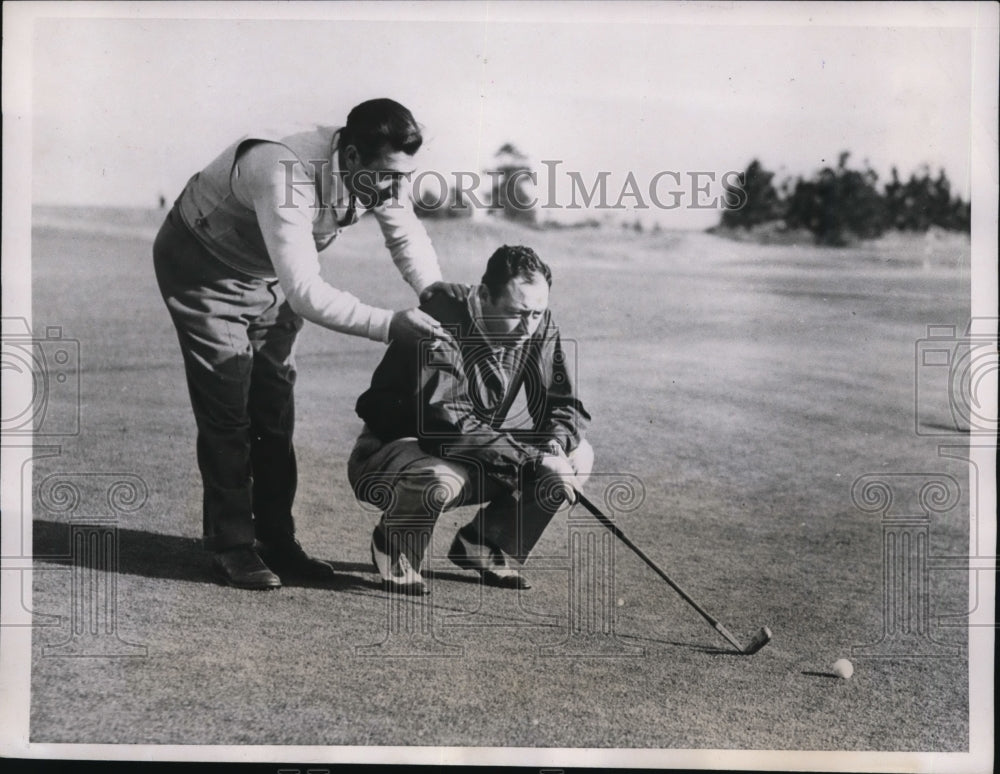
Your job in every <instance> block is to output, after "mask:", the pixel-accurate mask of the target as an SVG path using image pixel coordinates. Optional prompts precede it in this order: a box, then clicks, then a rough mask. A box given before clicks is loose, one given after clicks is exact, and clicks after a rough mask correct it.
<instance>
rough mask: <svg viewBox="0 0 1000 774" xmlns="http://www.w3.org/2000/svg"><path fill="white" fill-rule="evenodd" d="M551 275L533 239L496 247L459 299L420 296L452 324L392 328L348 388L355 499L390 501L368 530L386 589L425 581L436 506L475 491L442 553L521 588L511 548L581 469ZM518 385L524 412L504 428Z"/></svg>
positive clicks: (580, 418) (578, 416) (489, 579)
mask: <svg viewBox="0 0 1000 774" xmlns="http://www.w3.org/2000/svg"><path fill="white" fill-rule="evenodd" d="M551 283H552V275H551V272H550V270H549V267H548V266H546V265H545V263H543V262H542V261H541V260H540V259H539V257H538V256H537V255H536V254H535V252H534V251H533V250H531V249H529V248H527V247H508V246H506V245H505V246H504V247H501V248H500V249H499V250H497V251H496V252H495V253H494V254H493V256H492V257H491V258H490V259H489V262H488V264H487V266H486V273H485V274H484V275H483V278H482V284H481V285H479V287H478V288H476V289H475V290H474V292H470V293H469V295H468V297H467V298H466V299H465V300H461V299H458V298H455V297H451V296H446V295H443V294H438V295H435V296H434V297H433V298H431V299H430V300H428V301H426V302H425V303H424V304H422V305H421V307H420V308H421V309H422V310H423V311H425V312H426V313H427V314H428V315H430V316H431V317H433V318H434V319H436V320H438V321H440V323H441V324H442V325H444V326H445V327H446V328H448V329H449V330H451V332H452V334H453V338H451V339H446V340H441V339H439V340H424V341H421V342H414V341H413V340H406V341H398V342H393V343H392V344H391V345H390V346H389V349H388V350H387V351H386V354H385V357H384V358H383V359H382V362H381V363H380V364H379V366H378V368H377V369H376V370H375V373H374V375H373V377H372V382H371V387H370V389H369V390H368V391H367V392H365V393H364V394H363V395H362V396H361V397H360V398H359V399H358V402H357V412H358V415H359V416H360V417H361V418H362V419H364V421H365V427H364V429H363V431H362V433H361V436H360V437H359V438H358V440H357V443H356V444H355V447H354V450H353V452H352V453H351V457H350V460H349V462H348V478H349V480H350V482H351V485H352V486H353V487H354V491H355V494H356V495H357V496H358V498H359V499H361V500H362V501H366V502H370V503H372V504H375V505H376V506H379V507H384V508H386V509H387V510H386V511H385V512H384V513H383V515H382V518H381V520H380V521H379V523H378V525H377V526H376V527H375V531H374V533H373V535H372V541H371V553H372V561H373V562H374V563H375V566H376V568H377V569H378V572H379V574H380V575H381V576H382V579H383V582H384V585H385V587H386V588H387V589H389V590H391V591H397V592H401V593H406V594H427V593H429V589H428V587H427V585H426V584H425V583H424V580H423V578H422V577H421V575H420V568H421V563H422V561H423V559H424V555H425V553H426V550H427V545H428V543H429V541H430V536H431V531H432V530H433V527H434V523H435V521H436V519H437V517H438V516H439V515H440V514H441V513H442V512H443V511H445V510H448V509H449V508H453V507H457V506H459V505H468V504H478V503H486V505H485V506H484V507H483V508H482V509H481V510H480V511H479V514H478V515H477V516H476V517H475V518H474V519H473V520H472V521H471V522H470V523H469V524H467V525H465V526H464V527H462V528H461V529H460V530H459V531H458V534H457V535H456V536H455V539H454V542H453V543H452V545H451V550H450V552H449V558H450V559H451V560H452V561H453V562H454V563H455V564H457V565H459V566H460V567H463V568H467V569H472V570H476V571H477V572H479V573H480V575H481V576H482V579H483V580H484V581H485V582H486V583H489V584H492V585H497V586H501V587H506V588H515V589H526V588H529V584H528V582H527V580H526V579H525V578H524V577H523V576H522V575H521V574H520V572H519V571H518V569H517V568H516V567H515V566H514V565H513V563H512V561H511V560H516V562H518V563H523V562H524V561H525V560H526V559H527V557H528V555H529V554H530V553H531V550H532V548H533V547H534V546H535V544H536V543H537V541H538V539H539V538H540V537H541V535H542V532H543V531H544V530H545V527H546V526H547V525H548V523H549V521H550V520H551V519H552V516H553V515H554V514H555V512H556V511H557V510H558V508H559V505H560V503H561V502H562V501H563V500H569V501H570V502H573V501H574V500H575V494H574V487H577V488H579V487H581V486H582V485H583V483H584V481H585V480H586V478H587V477H588V476H589V475H590V471H591V467H592V465H593V459H594V453H593V450H592V449H591V447H590V444H588V443H587V441H585V440H584V439H583V435H582V433H583V429H584V427H585V424H586V422H587V421H588V420H589V419H590V416H589V415H588V414H587V412H586V410H585V409H584V407H583V405H582V404H581V403H580V401H579V400H578V399H577V397H576V395H575V393H574V389H573V385H572V383H571V380H570V375H569V371H568V368H567V364H566V357H565V353H564V352H563V349H562V344H561V341H560V337H559V329H558V328H557V327H556V325H555V322H554V321H553V320H552V315H551V313H550V311H549V309H548V304H549V288H550V286H551ZM522 386H523V387H524V398H525V401H526V404H527V406H526V408H527V415H529V416H530V425H531V426H530V428H527V429H505V427H504V425H505V423H506V421H507V419H508V414H509V413H510V409H511V406H512V405H513V404H514V401H515V398H516V397H517V396H518V394H519V391H520V389H521V387H522Z"/></svg>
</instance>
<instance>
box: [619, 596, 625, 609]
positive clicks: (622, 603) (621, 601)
mask: <svg viewBox="0 0 1000 774" xmlns="http://www.w3.org/2000/svg"><path fill="white" fill-rule="evenodd" d="M618 607H625V600H624V599H622V598H621V597H618Z"/></svg>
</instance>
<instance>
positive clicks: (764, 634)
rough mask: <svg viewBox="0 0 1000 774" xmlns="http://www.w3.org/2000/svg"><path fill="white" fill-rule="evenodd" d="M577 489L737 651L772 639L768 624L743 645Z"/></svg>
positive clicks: (747, 652)
mask: <svg viewBox="0 0 1000 774" xmlns="http://www.w3.org/2000/svg"><path fill="white" fill-rule="evenodd" d="M575 491H576V499H577V502H579V503H580V504H581V505H583V507H584V508H586V509H587V510H588V511H590V512H591V513H592V514H593V515H594V516H595V517H596V518H597V520H598V521H599V522H601V524H603V525H604V526H605V527H607V528H608V529H609V530H610V531H611V534H613V535H614V536H615V537H616V538H618V539H619V540H620V541H621V542H622V543H624V544H625V546H626V547H627V548H629V549H630V550H631V551H632V553H634V554H635V555H636V556H638V557H639V558H640V559H642V561H644V562H645V563H646V564H647V565H649V566H650V567H651V568H652V569H653V571H654V572H655V573H656V574H657V575H659V576H660V577H661V578H663V580H665V581H666V582H667V583H668V584H669V585H670V588H672V589H673V590H674V591H676V592H677V593H678V594H680V595H681V598H682V599H683V600H684V601H685V602H687V603H688V604H689V605H691V607H693V608H694V609H695V610H697V611H698V613H699V614H700V615H701V617H702V618H704V619H705V620H706V621H708V622H709V623H710V624H711V625H712V628H714V629H715V630H716V631H717V632H718V633H719V634H721V635H722V636H723V637H725V638H726V640H727V641H728V642H729V644H730V645H732V646H733V647H734V648H736V650H737V651H739V652H740V653H741V654H743V655H745V656H749V655H752V654H754V653H756V652H757V651H758V650H760V649H761V648H763V647H764V646H765V645H767V643H769V642H770V641H771V636H772V635H771V630H770V629H768V628H767V627H766V626H764V627H762V628H761V630H760V631H759V632H757V633H756V634H755V635H754V636H753V638H752V639H751V640H750V642H749V643H748V644H747V646H746V647H743V646H742V645H741V644H740V641H739V640H737V639H736V638H735V637H734V636H733V635H732V634H730V632H729V630H728V629H726V627H725V626H723V625H722V624H721V623H719V621H718V620H717V619H716V618H715V617H714V616H712V615H711V614H710V613H709V612H708V611H707V610H705V608H703V607H702V606H701V605H699V604H698V603H697V602H695V601H694V600H693V599H692V598H691V596H690V595H689V594H688V593H687V592H686V591H685V590H684V589H682V588H681V587H680V586H678V585H677V583H675V582H674V581H673V580H672V579H671V578H670V576H669V575H667V574H666V573H665V572H664V571H663V570H661V569H660V568H659V566H657V564H656V562H654V561H653V560H652V559H650V558H649V557H648V556H646V554H645V553H643V551H642V549H641V548H639V546H637V545H636V544H635V543H633V542H632V541H631V540H630V539H629V537H628V535H626V534H625V533H624V532H622V530H621V528H620V527H618V525H617V524H615V523H614V522H613V521H611V519H609V518H608V517H607V516H605V515H604V514H603V513H602V512H601V510H600V509H599V508H598V507H597V506H596V505H594V504H593V503H592V502H591V501H590V500H588V499H587V497H586V495H584V494H583V492H581V491H580V490H579V489H577V490H575Z"/></svg>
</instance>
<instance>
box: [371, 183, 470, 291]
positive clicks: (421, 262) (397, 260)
mask: <svg viewBox="0 0 1000 774" xmlns="http://www.w3.org/2000/svg"><path fill="white" fill-rule="evenodd" d="M372 213H373V214H374V215H375V218H376V220H378V225H379V228H381V229H382V236H383V238H384V239H385V246H386V249H387V250H388V251H389V253H390V254H391V255H392V262H393V263H394V264H396V268H397V269H399V273H400V274H401V275H402V276H403V279H404V280H406V282H407V284H409V286H410V287H411V288H413V290H414V292H415V293H416V294H417V296H418V297H419V299H420V301H421V302H424V301H426V300H427V299H428V298H430V296H431V295H432V294H433V293H434V292H435V291H440V292H443V293H445V294H447V295H449V296H451V297H452V298H457V299H458V300H460V301H464V300H465V297H466V295H467V294H468V292H469V290H470V289H471V286H470V285H461V284H458V283H449V282H443V281H442V280H441V268H440V266H439V264H438V258H437V253H436V252H435V251H434V245H433V244H432V243H431V238H430V237H429V236H428V235H427V229H426V228H424V224H423V223H422V222H421V220H420V219H419V218H418V217H417V213H416V212H415V211H414V209H413V196H412V193H411V188H410V183H409V181H408V180H406V179H405V178H401V179H400V180H398V181H397V184H396V188H395V196H394V197H393V198H390V199H388V200H387V201H385V202H383V203H381V204H380V205H378V206H377V207H375V208H374V209H373V210H372Z"/></svg>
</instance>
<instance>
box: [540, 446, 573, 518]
mask: <svg viewBox="0 0 1000 774" xmlns="http://www.w3.org/2000/svg"><path fill="white" fill-rule="evenodd" d="M536 473H537V475H538V481H539V482H544V483H543V484H542V486H543V487H544V489H545V490H546V491H550V490H549V487H550V486H551V487H552V488H553V489H554V491H555V493H556V494H557V496H559V497H560V498H561V499H563V500H566V502H568V503H570V504H571V505H572V504H573V503H575V502H576V488H577V487H578V486H579V481H578V480H577V477H576V471H575V470H573V466H572V465H571V464H570V462H569V460H568V459H567V458H566V455H565V454H564V453H562V450H561V449H560V453H559V454H551V453H549V454H544V455H542V456H541V457H540V458H539V459H538V462H537V468H536Z"/></svg>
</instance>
